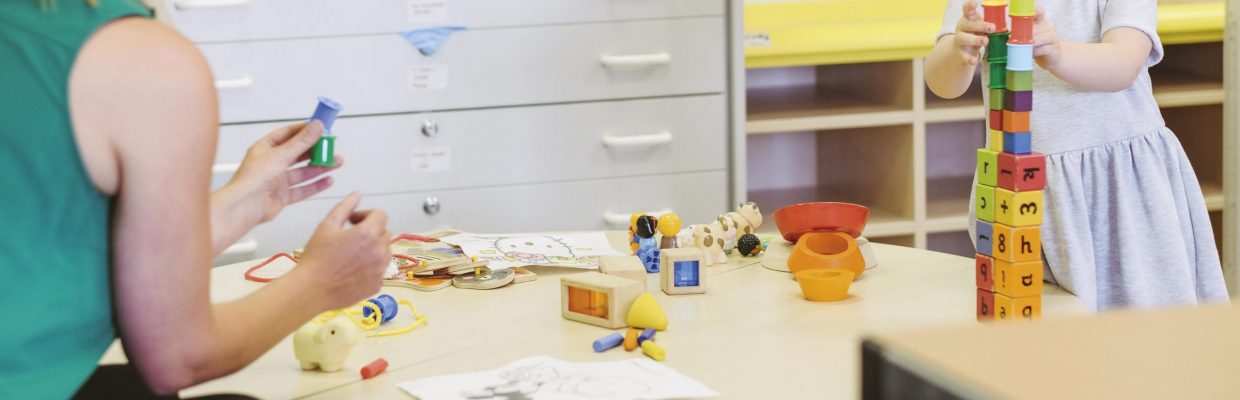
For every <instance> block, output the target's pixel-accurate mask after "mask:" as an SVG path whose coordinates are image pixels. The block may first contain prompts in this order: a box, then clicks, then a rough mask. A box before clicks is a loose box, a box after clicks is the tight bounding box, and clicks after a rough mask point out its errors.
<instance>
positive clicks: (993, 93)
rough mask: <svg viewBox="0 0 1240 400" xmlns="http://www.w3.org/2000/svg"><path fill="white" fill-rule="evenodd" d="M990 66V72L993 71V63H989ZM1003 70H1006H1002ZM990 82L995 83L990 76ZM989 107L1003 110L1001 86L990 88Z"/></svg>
mask: <svg viewBox="0 0 1240 400" xmlns="http://www.w3.org/2000/svg"><path fill="white" fill-rule="evenodd" d="M990 68H991V70H990V71H991V73H994V71H995V69H994V68H995V64H991V65H990ZM1003 71H1006V70H1003ZM1003 71H1001V72H1003ZM990 83H995V80H994V78H990ZM990 109H991V110H1003V89H1002V88H997V89H990Z"/></svg>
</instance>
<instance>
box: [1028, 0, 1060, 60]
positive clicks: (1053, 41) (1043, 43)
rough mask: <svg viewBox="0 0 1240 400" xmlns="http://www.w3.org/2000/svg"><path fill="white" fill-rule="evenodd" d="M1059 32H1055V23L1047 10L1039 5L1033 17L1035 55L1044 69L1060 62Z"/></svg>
mask: <svg viewBox="0 0 1240 400" xmlns="http://www.w3.org/2000/svg"><path fill="white" fill-rule="evenodd" d="M1061 54H1062V53H1061V52H1060V48H1059V34H1058V33H1056V32H1055V23H1054V22H1051V20H1050V18H1047V17H1046V10H1045V9H1043V8H1042V5H1041V4H1038V5H1037V13H1036V14H1035V16H1034V17H1033V56H1034V58H1035V59H1036V61H1037V62H1038V65H1040V66H1042V68H1043V69H1047V70H1049V69H1053V68H1054V67H1055V65H1056V64H1059V59H1060V55H1061Z"/></svg>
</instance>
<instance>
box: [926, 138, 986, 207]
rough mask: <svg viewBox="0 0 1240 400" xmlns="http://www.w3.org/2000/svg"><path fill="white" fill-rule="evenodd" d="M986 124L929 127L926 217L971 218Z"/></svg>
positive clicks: (927, 140) (984, 143) (984, 142)
mask: <svg viewBox="0 0 1240 400" xmlns="http://www.w3.org/2000/svg"><path fill="white" fill-rule="evenodd" d="M985 145H986V124H985V122H984V121H967V122H948V123H935V124H927V125H926V218H928V219H935V218H942V217H953V216H960V215H968V213H969V196H970V194H969V193H970V192H971V191H972V189H973V172H974V170H975V169H976V168H977V149H979V148H982V147H984V146H985Z"/></svg>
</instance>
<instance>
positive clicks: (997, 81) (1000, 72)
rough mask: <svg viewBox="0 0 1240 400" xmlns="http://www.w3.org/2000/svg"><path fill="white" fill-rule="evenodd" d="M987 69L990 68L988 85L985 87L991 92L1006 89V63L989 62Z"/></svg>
mask: <svg viewBox="0 0 1240 400" xmlns="http://www.w3.org/2000/svg"><path fill="white" fill-rule="evenodd" d="M989 68H990V83H989V84H987V85H986V87H988V88H990V89H991V90H994V89H1004V88H1006V87H1007V74H1008V72H1007V63H1005V62H991V63H990V65H989Z"/></svg>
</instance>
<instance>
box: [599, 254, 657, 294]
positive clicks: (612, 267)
mask: <svg viewBox="0 0 1240 400" xmlns="http://www.w3.org/2000/svg"><path fill="white" fill-rule="evenodd" d="M598 272H602V273H604V274H607V275H613V276H618V277H621V278H626V279H632V280H635V281H638V282H641V283H642V287H643V288H644V287H645V285H646V266H645V264H642V260H641V259H640V258H637V256H608V257H602V258H599V260H598Z"/></svg>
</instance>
